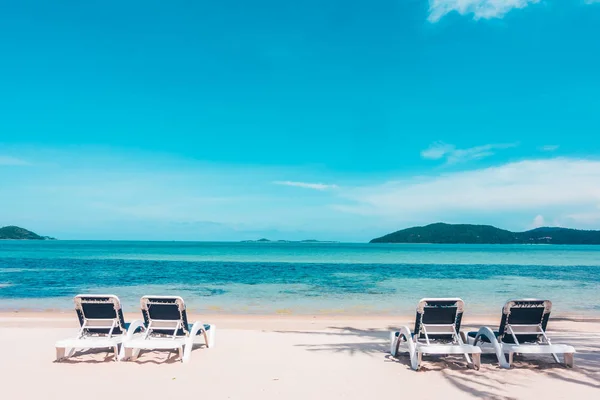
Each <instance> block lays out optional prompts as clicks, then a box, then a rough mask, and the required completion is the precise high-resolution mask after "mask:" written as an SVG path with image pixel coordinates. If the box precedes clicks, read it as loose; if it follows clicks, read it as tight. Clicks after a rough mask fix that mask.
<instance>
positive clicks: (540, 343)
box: [468, 299, 575, 368]
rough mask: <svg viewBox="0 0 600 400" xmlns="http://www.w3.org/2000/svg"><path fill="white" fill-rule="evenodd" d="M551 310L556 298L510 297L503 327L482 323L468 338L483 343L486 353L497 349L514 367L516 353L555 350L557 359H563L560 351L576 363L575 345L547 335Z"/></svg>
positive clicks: (507, 364) (567, 360)
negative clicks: (496, 328) (553, 341)
mask: <svg viewBox="0 0 600 400" xmlns="http://www.w3.org/2000/svg"><path fill="white" fill-rule="evenodd" d="M550 311H552V302H550V301H549V300H537V299H522V300H509V301H507V302H506V304H505V305H504V307H503V308H502V318H501V320H500V328H499V329H498V330H497V331H492V330H491V329H490V328H488V327H482V328H481V329H479V331H478V332H469V333H468V341H469V343H470V344H473V345H476V346H478V347H480V348H481V351H482V353H484V354H493V353H495V354H496V356H497V357H498V362H499V363H500V366H501V367H503V368H510V365H511V364H512V362H513V355H514V354H515V353H520V354H552V356H553V357H554V360H556V362H557V363H560V360H559V359H558V356H557V354H563V355H564V362H565V365H566V366H567V367H572V366H573V364H574V355H575V348H573V347H572V346H567V345H564V344H553V343H551V342H550V338H549V337H548V335H546V327H547V326H548V320H549V319H550ZM505 354H508V361H507V360H506V357H505V356H504V355H505Z"/></svg>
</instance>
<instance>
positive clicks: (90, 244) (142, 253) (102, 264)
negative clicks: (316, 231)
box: [0, 241, 600, 315]
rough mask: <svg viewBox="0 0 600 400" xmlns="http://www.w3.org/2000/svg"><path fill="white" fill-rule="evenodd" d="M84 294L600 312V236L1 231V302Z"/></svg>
mask: <svg viewBox="0 0 600 400" xmlns="http://www.w3.org/2000/svg"><path fill="white" fill-rule="evenodd" d="M77 293H114V294H117V295H118V296H119V297H120V298H121V300H122V302H123V303H124V307H125V309H126V310H128V311H134V310H137V309H138V301H139V298H140V297H141V296H142V295H144V294H165V295H180V296H182V297H184V299H185V300H186V302H187V303H188V307H189V308H190V309H192V310H193V311H195V312H205V313H219V312H222V313H227V314H249V313H250V314H336V315H337V314H374V315H379V314H403V315H406V314H412V312H413V311H414V308H415V306H416V303H417V302H418V300H419V299H420V298H422V297H450V296H452V297H454V296H458V297H461V298H463V299H464V300H465V302H466V305H467V312H469V313H474V314H482V313H490V312H493V313H496V312H499V310H500V308H501V306H502V304H503V303H504V301H505V300H507V299H509V298H515V297H543V298H548V299H550V300H552V301H553V303H554V310H555V313H556V314H573V313H575V314H582V315H600V246H542V245H540V246H535V245H431V244H337V243H314V244H311V243H208V242H119V241H114V242H113V241H42V242H38V241H0V309H3V310H11V309H34V310H45V309H65V310H66V309H71V308H72V300H71V298H72V297H73V296H74V295H75V294H77Z"/></svg>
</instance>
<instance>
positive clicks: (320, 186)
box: [273, 181, 338, 190]
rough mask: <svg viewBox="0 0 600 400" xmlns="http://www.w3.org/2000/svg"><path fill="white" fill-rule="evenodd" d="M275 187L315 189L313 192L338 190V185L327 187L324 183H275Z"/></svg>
mask: <svg viewBox="0 0 600 400" xmlns="http://www.w3.org/2000/svg"><path fill="white" fill-rule="evenodd" d="M273 184H275V185H283V186H295V187H300V188H305V189H313V190H328V189H336V188H337V187H338V186H337V185H327V184H324V183H310V182H294V181H275V182H273Z"/></svg>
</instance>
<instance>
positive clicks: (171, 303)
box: [119, 296, 217, 362]
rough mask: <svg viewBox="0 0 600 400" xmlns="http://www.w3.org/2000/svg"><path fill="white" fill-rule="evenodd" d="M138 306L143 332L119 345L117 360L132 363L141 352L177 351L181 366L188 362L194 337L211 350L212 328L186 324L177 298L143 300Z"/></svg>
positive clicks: (213, 339)
mask: <svg viewBox="0 0 600 400" xmlns="http://www.w3.org/2000/svg"><path fill="white" fill-rule="evenodd" d="M140 303H141V307H142V315H143V316H144V322H143V325H144V332H143V334H142V335H141V337H140V338H136V339H133V340H128V341H127V342H126V343H124V344H123V346H122V347H121V353H120V354H119V358H120V359H121V360H125V359H132V360H135V359H136V358H137V357H138V355H139V353H140V350H143V349H144V350H157V349H174V350H178V352H179V357H180V358H181V360H182V361H183V362H188V361H189V360H190V357H191V355H192V348H193V345H194V342H195V340H196V338H197V337H198V336H202V337H203V338H204V341H205V343H206V347H214V345H215V334H216V329H217V328H216V326H215V325H208V324H203V323H201V322H195V323H194V324H193V325H192V324H188V319H187V313H186V310H185V303H184V301H183V299H182V298H181V297H173V296H144V297H142V299H141V300H140ZM140 322H141V321H140Z"/></svg>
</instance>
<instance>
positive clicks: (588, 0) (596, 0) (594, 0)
mask: <svg viewBox="0 0 600 400" xmlns="http://www.w3.org/2000/svg"><path fill="white" fill-rule="evenodd" d="M584 3H585V4H594V3H600V0H584Z"/></svg>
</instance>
